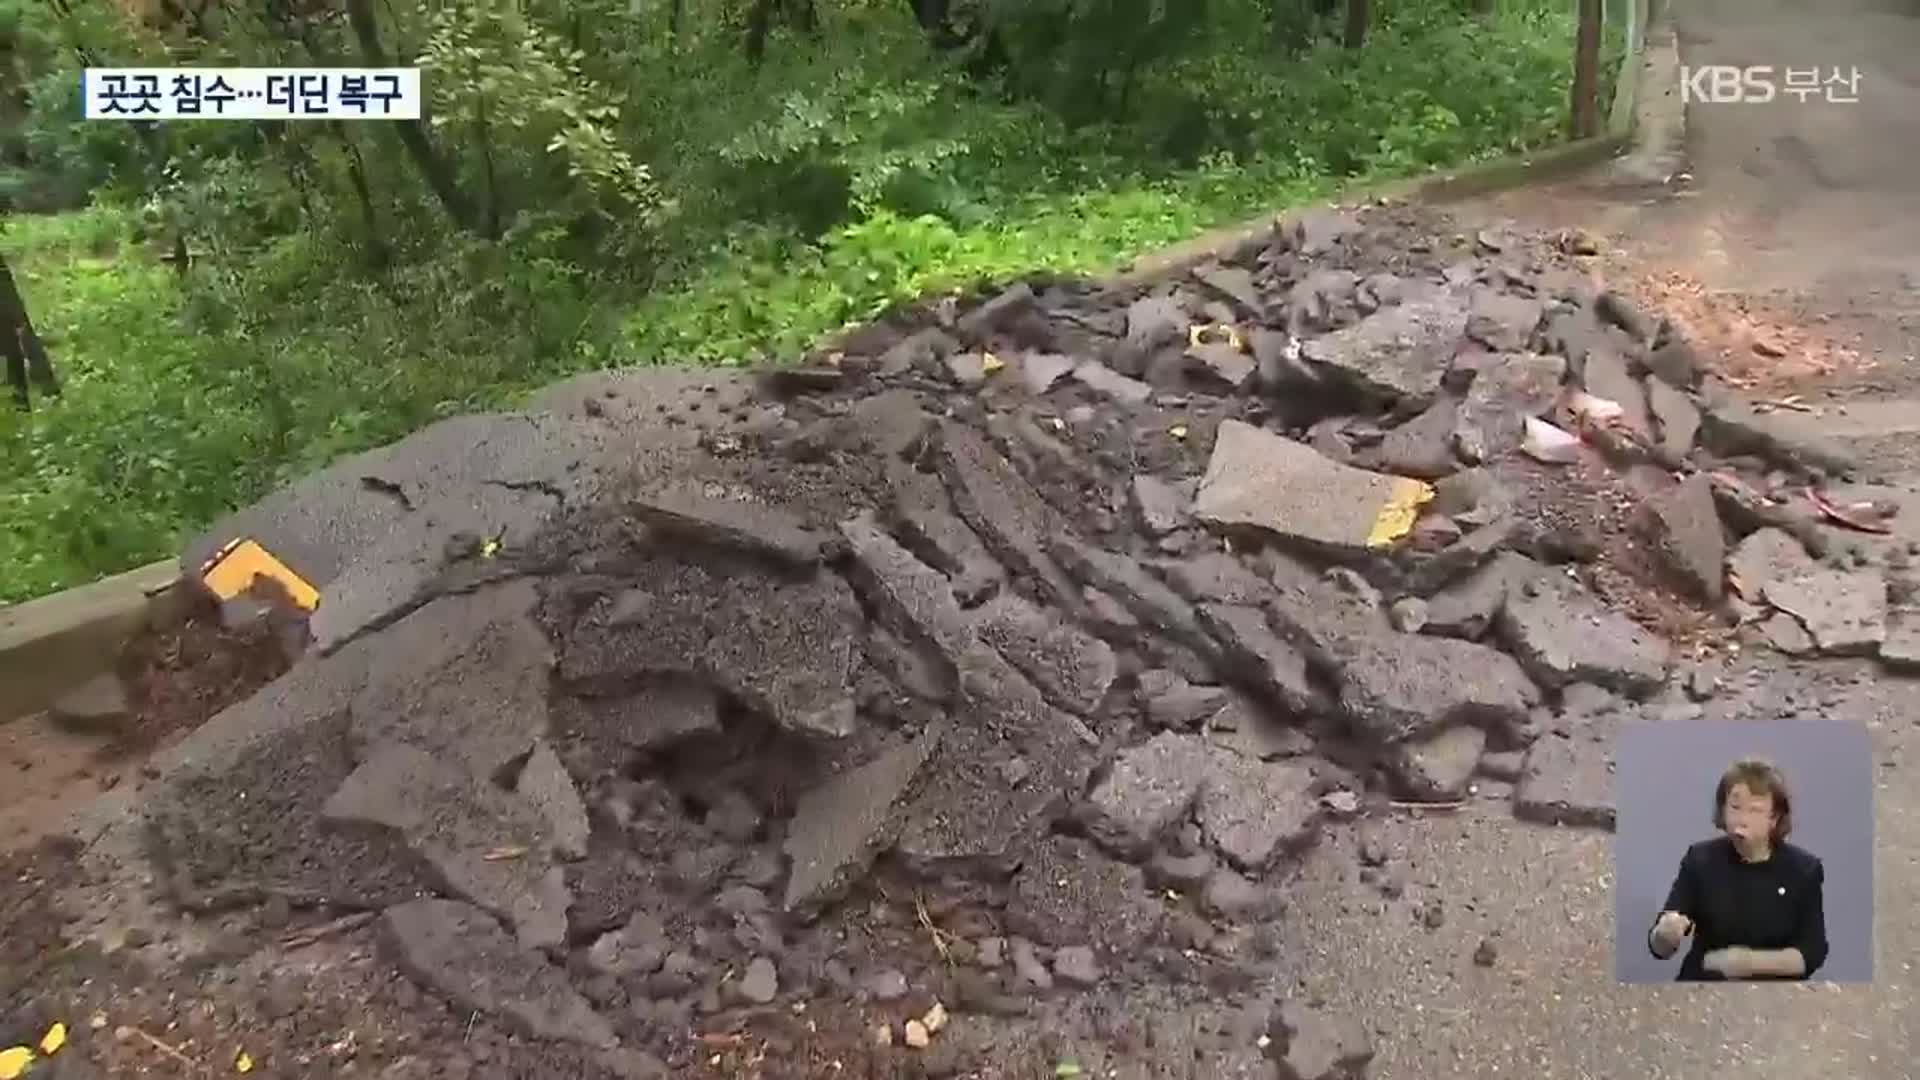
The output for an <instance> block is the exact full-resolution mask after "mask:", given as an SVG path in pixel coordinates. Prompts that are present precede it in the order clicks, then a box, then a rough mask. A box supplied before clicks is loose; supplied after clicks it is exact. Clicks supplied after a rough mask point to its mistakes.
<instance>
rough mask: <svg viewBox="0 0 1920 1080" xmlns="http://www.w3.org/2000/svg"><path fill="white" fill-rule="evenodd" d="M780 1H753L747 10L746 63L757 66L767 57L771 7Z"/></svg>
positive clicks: (771, 25) (771, 18)
mask: <svg viewBox="0 0 1920 1080" xmlns="http://www.w3.org/2000/svg"><path fill="white" fill-rule="evenodd" d="M779 2H780V0H753V6H752V7H751V8H748V9H747V40H746V50H747V62H748V63H750V64H758V63H760V61H761V60H762V59H764V58H765V57H766V55H767V34H768V33H769V32H770V31H772V29H773V7H774V5H775V4H777V3H779Z"/></svg>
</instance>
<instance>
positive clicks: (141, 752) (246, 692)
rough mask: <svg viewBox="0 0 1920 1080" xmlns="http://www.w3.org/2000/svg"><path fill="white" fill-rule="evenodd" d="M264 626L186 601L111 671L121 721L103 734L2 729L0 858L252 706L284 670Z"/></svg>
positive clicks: (34, 725) (36, 722) (41, 719)
mask: <svg viewBox="0 0 1920 1080" xmlns="http://www.w3.org/2000/svg"><path fill="white" fill-rule="evenodd" d="M289 663H290V662H289V660H288V657H287V653H286V649H285V647H284V646H283V644H282V639H281V638H280V637H279V636H278V635H277V634H276V633H275V632H274V631H273V630H271V629H269V628H268V627H267V626H266V625H264V624H256V625H252V626H247V627H242V628H238V629H229V628H227V627H225V626H223V625H222V623H221V619H220V614H219V611H218V609H217V608H216V607H215V606H214V605H213V604H212V603H211V602H210V601H207V600H204V599H201V600H197V601H191V602H189V603H188V606H187V608H186V610H185V611H184V612H183V613H182V617H181V619H180V620H179V621H177V622H176V623H175V624H173V625H171V626H166V627H161V628H156V629H149V630H143V631H142V632H140V633H139V634H137V635H135V636H134V637H133V638H132V639H131V640H130V641H128V643H127V645H126V647H125V649H124V650H123V652H122V654H121V656H120V660H119V663H118V664H117V665H116V667H117V674H118V676H119V678H120V681H121V685H122V686H123V687H124V688H125V693H126V702H127V714H126V716H125V717H124V718H123V719H122V720H120V721H118V722H116V724H115V725H114V726H113V728H112V729H111V730H105V731H91V730H77V729H74V728H72V727H68V726H63V725H62V724H61V723H59V722H58V721H56V720H54V719H52V718H51V717H48V716H46V715H35V716H29V717H23V718H21V719H18V720H15V721H13V722H11V723H8V724H6V725H4V726H0V761H5V762H8V767H9V768H10V769H11V771H12V776H13V780H12V781H11V782H9V783H7V784H6V785H4V786H0V850H12V849H14V848H16V847H21V846H27V845H31V844H32V843H33V842H34V841H35V840H36V839H37V838H39V837H41V836H44V835H46V834H48V833H50V832H53V831H56V830H57V829H58V828H59V827H60V822H61V821H62V819H64V818H65V817H66V815H67V814H68V813H69V812H71V811H72V810H73V809H74V808H76V807H78V806H81V805H84V804H85V803H86V802H87V801H88V800H89V799H91V798H93V797H94V796H95V795H96V794H98V793H99V792H100V791H102V790H111V789H112V788H114V787H117V786H118V785H120V784H122V783H134V784H138V783H140V782H141V777H140V770H141V764H142V762H144V761H145V759H146V757H147V755H149V754H151V753H152V752H154V751H155V750H157V749H159V748H160V747H163V746H166V745H168V744H169V743H171V742H173V741H176V740H178V739H179V738H181V737H182V736H184V735H186V734H187V733H188V732H191V731H192V730H193V729H194V728H197V727H199V726H200V725H201V724H203V723H205V722H206V721H207V720H208V718H210V717H212V716H214V715H215V714H216V713H218V712H219V711H220V710H221V709H224V708H226V707H227V706H229V705H231V704H233V703H234V702H236V701H243V700H245V699H247V698H248V697H251V696H252V695H253V693H254V692H255V691H257V690H258V689H260V687H262V686H265V685H266V684H267V683H269V682H272V681H273V680H274V679H276V678H278V677H279V676H280V675H281V674H282V673H283V672H285V671H286V670H287V668H288V666H289Z"/></svg>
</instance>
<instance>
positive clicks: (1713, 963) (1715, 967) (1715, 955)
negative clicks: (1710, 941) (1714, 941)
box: [1700, 945, 1758, 979]
mask: <svg viewBox="0 0 1920 1080" xmlns="http://www.w3.org/2000/svg"><path fill="white" fill-rule="evenodd" d="M1700 966H1701V967H1703V968H1705V969H1706V970H1708V971H1711V972H1713V973H1715V974H1717V975H1722V976H1725V977H1726V978H1729V979H1746V978H1751V977H1752V976H1753V974H1754V973H1755V971H1756V970H1758V969H1757V968H1756V966H1755V964H1754V956H1753V950H1752V949H1749V948H1745V947H1743V946H1740V945H1732V946H1729V947H1727V948H1724V949H1715V950H1713V951H1712V952H1710V953H1708V954H1707V955H1705V956H1703V957H1701V958H1700Z"/></svg>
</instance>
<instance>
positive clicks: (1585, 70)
mask: <svg viewBox="0 0 1920 1080" xmlns="http://www.w3.org/2000/svg"><path fill="white" fill-rule="evenodd" d="M1600 4H1601V0H1580V31H1579V35H1578V36H1577V37H1576V38H1575V41H1574V50H1573V122H1572V132H1573V137H1574V138H1576V139H1587V138H1592V137H1593V136H1595V135H1598V134H1600V19H1601V8H1600Z"/></svg>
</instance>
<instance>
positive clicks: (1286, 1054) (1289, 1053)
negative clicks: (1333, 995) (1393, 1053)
mask: <svg viewBox="0 0 1920 1080" xmlns="http://www.w3.org/2000/svg"><path fill="white" fill-rule="evenodd" d="M1268 1036H1269V1038H1270V1040H1271V1043H1270V1045H1269V1047H1268V1054H1269V1056H1271V1057H1272V1058H1273V1059H1274V1064H1275V1065H1276V1066H1278V1071H1279V1078H1280V1080H1355V1078H1357V1077H1361V1076H1364V1075H1365V1074H1366V1068H1367V1064H1368V1063H1369V1062H1371V1061H1372V1060H1373V1043H1372V1040H1371V1039H1369V1038H1368V1036H1367V1029H1366V1025H1364V1024H1362V1023H1361V1022H1360V1021H1359V1020H1357V1019H1355V1018H1353V1017H1351V1016H1343V1015H1336V1014H1332V1013H1328V1012H1326V1011H1324V1010H1322V1009H1318V1008H1313V1007H1310V1006H1308V1005H1305V1004H1303V1003H1300V1002H1295V1001H1289V1002H1287V1003H1285V1004H1283V1005H1281V1006H1280V1011H1279V1015H1278V1016H1276V1017H1275V1022H1274V1024H1273V1026H1272V1027H1271V1028H1270V1029H1269V1031H1268Z"/></svg>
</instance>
